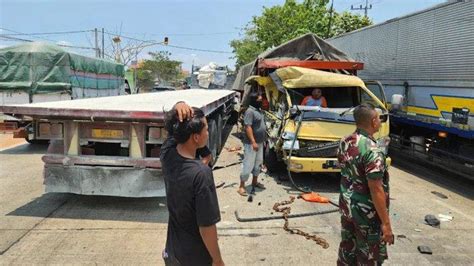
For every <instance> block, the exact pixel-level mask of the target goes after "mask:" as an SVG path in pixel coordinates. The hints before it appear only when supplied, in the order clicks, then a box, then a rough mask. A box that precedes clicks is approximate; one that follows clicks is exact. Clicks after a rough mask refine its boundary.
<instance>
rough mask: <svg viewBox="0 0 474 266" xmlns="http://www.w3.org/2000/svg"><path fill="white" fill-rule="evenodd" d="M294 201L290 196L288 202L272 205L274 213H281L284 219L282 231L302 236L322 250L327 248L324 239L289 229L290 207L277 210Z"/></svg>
mask: <svg viewBox="0 0 474 266" xmlns="http://www.w3.org/2000/svg"><path fill="white" fill-rule="evenodd" d="M294 201H295V197H293V196H290V200H284V201H282V202H277V203H275V205H273V210H274V211H276V212H281V213H283V219H285V224H284V225H283V229H284V230H285V231H287V232H290V233H291V234H297V235H301V236H304V237H305V238H306V239H307V240H309V239H311V240H313V241H314V242H316V244H318V245H320V246H321V247H323V248H324V249H327V248H329V243H328V242H327V241H326V239H324V238H322V237H319V236H317V235H311V234H309V233H306V232H304V231H302V230H299V229H295V228H290V227H289V222H288V215H289V214H290V212H291V207H289V206H286V207H282V208H279V207H280V206H283V205H289V204H292V203H293V202H294Z"/></svg>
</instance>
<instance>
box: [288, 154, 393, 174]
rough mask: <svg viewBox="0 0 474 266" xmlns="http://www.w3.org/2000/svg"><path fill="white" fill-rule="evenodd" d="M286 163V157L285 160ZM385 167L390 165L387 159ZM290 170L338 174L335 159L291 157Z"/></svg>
mask: <svg viewBox="0 0 474 266" xmlns="http://www.w3.org/2000/svg"><path fill="white" fill-rule="evenodd" d="M286 162H287V163H288V157H287V159H286ZM385 163H386V164H387V166H390V165H391V164H392V159H391V158H390V157H387V159H386V160H385ZM290 170H291V171H292V172H295V173H309V172H326V173H334V172H340V171H341V169H339V166H338V164H337V159H336V158H304V157H295V156H292V157H291V161H290Z"/></svg>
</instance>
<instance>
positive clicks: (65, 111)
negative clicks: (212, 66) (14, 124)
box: [0, 89, 235, 121]
mask: <svg viewBox="0 0 474 266" xmlns="http://www.w3.org/2000/svg"><path fill="white" fill-rule="evenodd" d="M234 97H235V96H234V92H233V91H229V90H202V89H190V90H181V91H164V92H155V93H145V94H135V95H122V96H110V97H100V98H89V99H79V100H73V101H57V102H43V103H32V104H19V105H4V106H0V112H3V113H8V114H16V115H25V116H31V117H34V118H53V117H55V118H74V119H86V120H91V121H98V120H123V119H125V120H127V121H130V120H137V119H139V120H142V119H145V120H148V121H161V120H163V118H164V116H163V115H164V113H165V112H166V111H169V110H170V109H171V108H172V107H173V105H174V104H175V103H176V102H177V101H185V102H186V103H188V104H189V105H191V106H193V107H198V108H201V109H202V110H203V111H204V113H205V114H206V115H209V114H211V113H212V112H213V111H214V110H215V109H216V108H217V107H218V106H220V105H222V104H223V103H225V102H226V101H228V100H229V99H233V98H234Z"/></svg>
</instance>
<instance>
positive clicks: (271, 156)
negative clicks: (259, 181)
mask: <svg viewBox="0 0 474 266" xmlns="http://www.w3.org/2000/svg"><path fill="white" fill-rule="evenodd" d="M263 161H264V163H265V166H266V167H267V170H268V171H270V172H272V173H276V172H279V171H282V170H283V169H284V165H285V164H284V162H280V161H278V155H277V154H276V152H275V150H274V149H271V148H270V147H269V145H268V144H266V145H265V147H264V154H263Z"/></svg>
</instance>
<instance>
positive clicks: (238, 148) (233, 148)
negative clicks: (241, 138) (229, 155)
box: [225, 146, 242, 152]
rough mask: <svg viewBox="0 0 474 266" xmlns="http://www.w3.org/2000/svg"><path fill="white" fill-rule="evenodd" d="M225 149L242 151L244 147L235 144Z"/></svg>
mask: <svg viewBox="0 0 474 266" xmlns="http://www.w3.org/2000/svg"><path fill="white" fill-rule="evenodd" d="M225 149H226V150H227V151H228V152H236V151H240V150H241V149H242V147H240V146H234V147H230V148H229V147H225Z"/></svg>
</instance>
